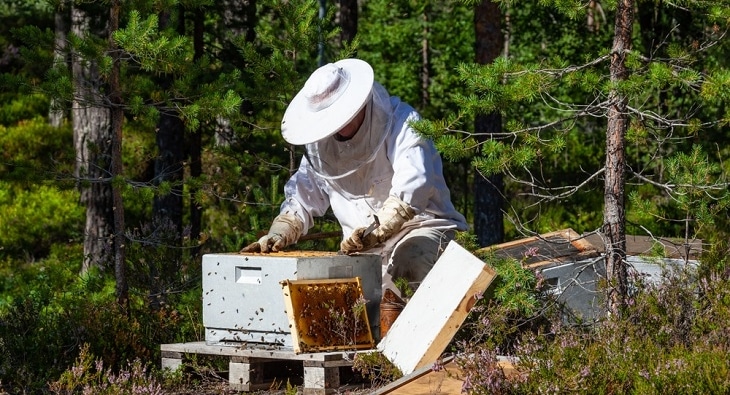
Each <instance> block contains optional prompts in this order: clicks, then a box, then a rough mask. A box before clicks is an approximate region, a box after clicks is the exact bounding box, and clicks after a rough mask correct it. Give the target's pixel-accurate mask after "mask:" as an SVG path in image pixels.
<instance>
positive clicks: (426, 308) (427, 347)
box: [378, 241, 497, 375]
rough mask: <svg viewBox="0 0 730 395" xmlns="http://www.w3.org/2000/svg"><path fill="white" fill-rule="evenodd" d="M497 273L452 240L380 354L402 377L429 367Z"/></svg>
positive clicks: (394, 325) (382, 345) (385, 340)
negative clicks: (477, 297)
mask: <svg viewBox="0 0 730 395" xmlns="http://www.w3.org/2000/svg"><path fill="white" fill-rule="evenodd" d="M496 276H497V273H496V272H495V271H494V269H492V268H491V267H489V266H488V265H486V264H485V263H484V262H483V261H481V260H480V259H479V258H477V257H475V256H474V255H472V254H471V253H470V252H469V251H467V250H465V249H464V248H463V247H461V246H460V245H459V244H458V243H456V242H455V241H451V242H450V243H449V245H448V246H447V247H446V249H445V250H444V252H443V254H442V255H441V257H440V258H439V259H438V260H437V261H436V264H435V265H434V267H433V268H432V269H431V271H430V272H429V273H428V275H427V276H426V278H425V279H424V280H423V282H422V283H421V285H420V286H419V287H418V290H416V292H415V293H414V294H413V297H412V298H411V300H410V301H409V302H408V304H406V306H405V308H404V309H403V312H402V313H400V315H399V316H398V318H397V319H396V320H395V322H394V323H393V326H392V327H391V328H390V330H389V331H388V333H387V334H386V336H385V337H384V338H383V339H382V340H381V341H380V343H378V350H379V351H380V352H381V353H382V354H383V355H384V356H385V357H386V358H388V360H389V361H391V362H392V363H393V364H394V365H395V366H397V367H398V368H399V369H400V370H401V372H402V373H403V374H404V375H407V374H410V373H412V372H413V371H415V370H417V369H420V368H423V367H430V366H431V365H432V364H433V363H434V362H436V361H437V360H438V359H439V358H440V357H441V354H442V353H443V352H444V350H445V349H446V347H447V346H448V344H449V342H450V341H451V339H452V338H453V337H454V335H455V334H456V331H457V330H458V329H459V327H461V324H462V323H463V322H464V319H465V318H466V316H467V314H468V313H469V310H471V307H472V306H473V305H474V303H475V301H476V296H477V295H478V294H482V293H483V292H484V291H485V290H486V289H487V288H488V287H489V285H490V284H491V283H492V281H493V280H494V278H495V277H496Z"/></svg>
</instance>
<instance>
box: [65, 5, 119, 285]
mask: <svg viewBox="0 0 730 395" xmlns="http://www.w3.org/2000/svg"><path fill="white" fill-rule="evenodd" d="M89 29H90V18H89V15H88V14H87V12H86V11H85V10H83V9H81V8H79V7H76V6H73V7H72V8H71V30H72V32H73V33H74V34H76V35H77V36H79V37H87V36H88V35H89V34H90V32H89ZM72 74H73V83H74V101H73V103H72V115H73V121H72V124H73V131H74V148H75V151H76V167H75V170H74V171H75V176H76V179H77V180H78V181H79V183H78V188H79V192H80V194H81V196H80V203H81V204H82V205H83V206H85V207H86V223H85V225H84V258H83V261H82V264H81V272H82V273H86V272H87V271H88V270H89V269H90V268H91V267H92V266H98V267H104V266H107V265H111V261H112V254H113V249H112V245H113V235H114V227H113V222H114V213H113V212H112V211H113V210H112V187H111V183H110V182H109V179H110V177H111V175H112V173H111V160H112V158H111V154H112V153H111V149H112V147H111V143H110V140H111V133H112V132H111V119H110V118H111V113H110V111H109V108H108V107H107V106H105V105H104V104H103V103H104V98H103V97H102V95H101V84H102V82H101V78H100V76H99V72H98V68H97V63H96V61H95V60H94V59H83V58H82V57H81V55H80V54H79V53H77V52H75V51H74V52H73V54H72Z"/></svg>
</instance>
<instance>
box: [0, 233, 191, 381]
mask: <svg viewBox="0 0 730 395" xmlns="http://www.w3.org/2000/svg"><path fill="white" fill-rule="evenodd" d="M79 249H80V246H79ZM81 255H82V254H81V251H77V250H72V251H70V250H68V249H60V248H56V249H54V250H52V253H51V254H50V255H49V257H48V258H46V259H44V260H41V261H38V262H35V263H32V264H24V265H20V264H18V263H13V262H5V263H4V264H3V265H2V266H0V269H1V270H2V273H0V274H6V275H7V276H5V277H4V278H2V279H0V285H2V287H3V289H2V295H3V300H2V303H0V339H1V340H0V384H1V385H0V392H2V390H7V391H9V392H10V393H12V394H15V393H38V392H40V391H41V390H42V389H43V388H46V386H47V383H49V382H51V381H54V380H57V379H58V378H59V377H60V376H61V374H62V373H63V372H65V371H66V370H68V369H71V367H72V366H73V364H74V360H75V359H76V358H77V356H78V355H79V353H80V351H81V349H80V346H81V345H83V344H88V352H89V353H90V354H91V355H94V356H98V358H100V359H101V360H103V366H104V367H105V371H106V370H108V372H107V373H103V374H110V372H121V371H120V370H119V369H129V368H127V367H125V366H126V364H127V363H128V361H133V360H135V359H137V358H139V359H141V360H144V361H149V362H151V363H152V362H156V361H159V360H160V354H159V345H160V344H161V343H171V342H178V341H193V340H199V339H200V336H201V333H202V329H201V325H202V324H201V318H200V317H201V314H200V309H201V307H200V290H199V289H196V288H195V287H194V286H188V287H187V288H185V289H177V291H176V293H175V294H174V297H169V298H168V303H166V304H164V305H161V306H159V307H158V308H155V309H152V308H150V307H149V304H148V302H149V299H148V291H147V290H145V289H143V288H132V289H130V309H129V310H128V311H125V310H124V309H122V308H121V307H120V306H119V305H118V304H117V302H116V300H115V282H114V278H113V275H112V274H111V273H109V272H104V271H98V270H91V271H89V272H88V273H86V274H84V275H79V274H78V272H79V268H80V262H81ZM10 273H12V275H10ZM100 374H101V373H100ZM79 393H81V392H79Z"/></svg>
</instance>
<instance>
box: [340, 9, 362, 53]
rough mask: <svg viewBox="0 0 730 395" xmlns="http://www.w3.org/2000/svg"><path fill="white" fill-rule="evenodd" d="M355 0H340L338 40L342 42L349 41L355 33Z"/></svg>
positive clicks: (356, 13)
mask: <svg viewBox="0 0 730 395" xmlns="http://www.w3.org/2000/svg"><path fill="white" fill-rule="evenodd" d="M357 11H358V10H357V0H340V7H339V15H338V16H339V21H340V23H339V25H340V28H341V29H342V30H341V31H340V40H341V41H342V42H343V43H349V42H351V41H352V40H353V39H354V38H355V35H356V34H357V18H358V16H357V15H358V12H357Z"/></svg>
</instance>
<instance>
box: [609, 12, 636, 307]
mask: <svg viewBox="0 0 730 395" xmlns="http://www.w3.org/2000/svg"><path fill="white" fill-rule="evenodd" d="M633 10H634V1H633V0H619V2H618V4H617V8H616V20H615V29H614V32H615V33H614V38H613V48H612V49H611V65H610V78H611V82H612V83H613V84H619V83H620V82H621V81H624V80H626V79H627V78H628V77H629V71H628V68H627V67H626V56H627V54H628V52H629V51H630V50H631V33H632V24H633V22H634V14H633ZM608 100H609V103H608V104H609V108H608V127H607V130H606V179H605V185H604V211H603V234H604V238H605V243H606V274H607V276H608V282H609V289H608V296H609V297H608V298H607V303H608V311H609V312H611V313H612V314H621V311H622V310H623V307H624V306H625V305H626V296H627V292H628V284H627V268H626V213H625V190H624V189H625V186H626V130H627V129H628V125H629V116H628V113H627V111H626V110H627V106H628V98H627V97H626V95H625V94H624V93H622V92H621V91H620V90H619V89H618V88H617V87H616V86H614V88H613V89H612V90H611V91H610V92H609V97H608Z"/></svg>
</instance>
